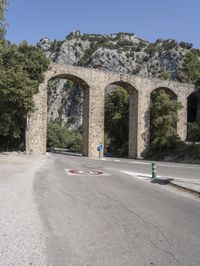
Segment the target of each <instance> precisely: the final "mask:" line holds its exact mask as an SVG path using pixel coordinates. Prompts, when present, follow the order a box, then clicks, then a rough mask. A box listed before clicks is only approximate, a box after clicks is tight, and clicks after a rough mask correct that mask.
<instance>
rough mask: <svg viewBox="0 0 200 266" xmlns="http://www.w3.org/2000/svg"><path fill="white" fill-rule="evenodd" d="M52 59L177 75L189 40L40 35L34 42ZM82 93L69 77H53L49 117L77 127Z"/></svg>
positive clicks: (149, 74)
mask: <svg viewBox="0 0 200 266" xmlns="http://www.w3.org/2000/svg"><path fill="white" fill-rule="evenodd" d="M37 46H38V47H39V48H40V49H42V50H43V51H44V52H45V53H46V55H47V57H48V58H50V60H51V61H53V62H56V63H59V64H70V65H77V66H85V67H90V68H97V69H103V70H111V71H116V72H120V73H128V74H136V75H139V76H141V77H156V78H161V79H172V80H178V79H179V70H180V67H181V66H182V63H183V59H184V56H185V55H186V54H187V53H188V51H189V50H191V49H193V48H192V44H190V43H186V42H180V43H178V42H176V41H175V40H171V39H170V40H163V39H158V40H157V41H156V42H154V43H150V42H148V41H145V40H142V39H140V38H138V37H137V36H136V35H135V34H134V33H123V32H121V33H117V34H110V35H100V34H82V33H80V31H74V32H72V33H70V34H69V35H68V36H67V37H66V39H65V40H63V41H57V40H53V41H51V40H49V39H48V38H43V39H41V40H40V42H39V43H38V44H37ZM81 99H82V93H81V89H80V88H79V86H78V85H77V84H73V83H72V82H71V81H64V80H54V81H51V82H50V84H49V120H51V119H53V120H54V119H55V118H61V119H62V121H63V123H69V122H70V124H71V127H72V128H73V127H75V128H77V127H78V126H79V125H80V124H81V113H82V100H81Z"/></svg>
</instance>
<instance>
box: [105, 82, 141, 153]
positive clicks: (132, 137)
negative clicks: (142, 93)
mask: <svg viewBox="0 0 200 266" xmlns="http://www.w3.org/2000/svg"><path fill="white" fill-rule="evenodd" d="M111 85H112V86H119V87H122V88H123V89H125V90H127V91H128V93H129V130H128V131H129V134H128V157H129V158H137V157H138V141H137V139H138V91H137V89H136V88H135V86H133V85H132V84H131V83H128V82H126V81H123V80H120V81H118V80H116V81H111V82H110V83H109V84H107V85H106V86H105V87H104V89H106V88H107V87H108V86H111Z"/></svg>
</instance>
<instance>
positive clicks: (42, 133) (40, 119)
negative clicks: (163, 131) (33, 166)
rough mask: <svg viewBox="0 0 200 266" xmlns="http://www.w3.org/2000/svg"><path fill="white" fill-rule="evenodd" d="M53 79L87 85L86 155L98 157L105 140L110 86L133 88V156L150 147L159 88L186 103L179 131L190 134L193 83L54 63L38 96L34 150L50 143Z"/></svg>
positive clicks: (40, 151)
mask: <svg viewBox="0 0 200 266" xmlns="http://www.w3.org/2000/svg"><path fill="white" fill-rule="evenodd" d="M53 78H64V79H68V80H72V81H75V82H77V83H79V84H80V86H81V88H83V155H84V156H88V157H97V156H98V151H97V146H98V144H99V143H103V141H104V95H105V88H106V87H107V86H108V85H119V86H121V87H123V88H125V89H127V90H128V91H129V95H130V97H129V157H130V158H141V157H143V155H144V154H145V151H146V150H147V148H148V146H149V139H150V100H151V93H152V92H153V91H154V90H156V89H160V88H163V89H167V90H168V91H170V92H171V93H172V94H174V95H175V97H176V99H177V101H179V102H181V103H182V109H181V110H180V111H179V112H178V119H179V120H178V124H177V134H178V135H179V137H180V139H181V140H183V141H185V140H186V136H187V99H188V97H189V96H190V95H191V94H192V93H193V92H195V86H194V85H191V84H185V83H179V82H173V81H163V80H159V79H147V78H141V77H138V76H135V75H128V74H119V73H115V72H109V71H101V70H96V69H91V68H84V67H76V66H70V65H60V64H55V63H52V64H51V65H50V67H49V70H48V71H47V72H46V73H45V75H44V81H43V83H41V84H40V86H39V91H38V94H36V95H35V96H34V102H35V108H36V109H35V112H34V113H33V114H32V115H31V117H30V126H29V130H28V134H27V135H28V142H29V149H30V153H32V154H45V153H46V142H47V140H46V139H47V87H48V81H49V80H50V79H53Z"/></svg>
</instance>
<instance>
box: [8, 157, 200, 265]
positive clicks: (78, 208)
mask: <svg viewBox="0 0 200 266" xmlns="http://www.w3.org/2000/svg"><path fill="white" fill-rule="evenodd" d="M170 165H173V166H171V167H169V166H170ZM69 169H78V170H84V171H86V170H87V171H89V170H91V169H93V170H101V171H103V172H104V175H94V176H92V175H91V176H89V175H88V176H87V175H80V174H78V175H69V172H68V170H69ZM199 170H200V167H199V166H191V165H189V166H187V165H186V166H185V165H183V166H181V165H177V166H176V165H174V164H165V165H164V166H162V165H159V169H158V171H159V174H162V175H167V176H174V175H176V176H179V177H187V178H188V177H191V178H199V173H200V171H199ZM125 171H128V172H140V173H149V172H150V171H151V167H150V164H149V163H148V162H131V161H128V160H121V161H120V162H119V161H100V160H91V159H87V158H81V157H73V156H66V155H59V154H50V155H49V158H48V160H47V162H46V164H45V165H44V166H43V167H41V168H40V169H39V170H38V171H37V175H35V178H34V189H33V195H34V201H35V205H36V206H37V210H38V213H39V217H40V219H41V222H42V225H43V233H44V234H45V257H46V265H48V266H51V265H55V266H79V265H80V266H104V265H105V266H128V265H131V266H140V265H141V266H143V265H144V266H147V265H157V266H162V265H163V266H166V265H173V266H176V265H185V266H190V265H191V266H197V265H200V200H199V199H197V198H195V197H193V196H189V195H187V194H184V193H182V192H179V191H176V190H174V189H172V188H170V187H168V186H166V185H158V184H152V183H150V182H146V181H144V180H139V179H137V178H134V177H133V176H131V175H128V174H126V173H125ZM42 239H43V236H42V235H41V241H42ZM13 265H14V264H13ZM33 265H40V264H33Z"/></svg>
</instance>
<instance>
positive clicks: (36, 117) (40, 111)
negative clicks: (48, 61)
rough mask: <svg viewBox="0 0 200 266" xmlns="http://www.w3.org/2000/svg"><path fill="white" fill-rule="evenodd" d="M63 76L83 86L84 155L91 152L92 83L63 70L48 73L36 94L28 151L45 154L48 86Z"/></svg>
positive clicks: (28, 138)
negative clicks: (90, 102)
mask: <svg viewBox="0 0 200 266" xmlns="http://www.w3.org/2000/svg"><path fill="white" fill-rule="evenodd" d="M56 78H62V79H66V80H71V81H74V82H76V83H77V84H79V85H80V86H81V87H82V88H83V155H85V156H88V154H89V95H90V85H89V84H88V83H87V82H86V81H85V80H84V79H82V78H81V77H79V76H78V75H75V74H72V73H67V72H62V73H55V72H54V71H50V73H48V72H47V73H46V76H45V79H44V81H43V83H41V84H40V86H39V92H38V94H36V95H35V96H34V102H35V112H34V113H33V114H32V115H31V117H30V123H29V124H30V126H29V132H28V134H27V135H28V137H27V138H26V139H27V144H28V145H27V146H28V147H27V148H26V151H27V153H32V154H45V153H46V144H47V143H46V141H47V140H46V136H47V87H48V82H49V81H50V80H53V79H56Z"/></svg>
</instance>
